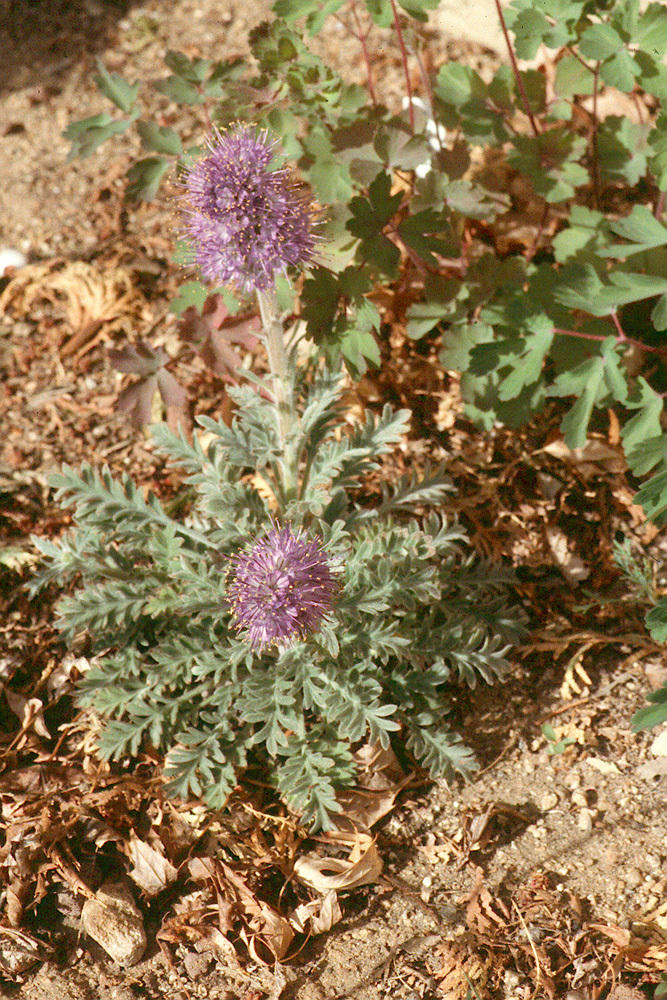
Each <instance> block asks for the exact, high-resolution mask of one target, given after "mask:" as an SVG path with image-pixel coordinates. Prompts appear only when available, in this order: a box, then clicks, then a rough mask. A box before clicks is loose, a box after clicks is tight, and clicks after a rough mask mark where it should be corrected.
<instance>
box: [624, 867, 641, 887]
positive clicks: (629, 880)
mask: <svg viewBox="0 0 667 1000" xmlns="http://www.w3.org/2000/svg"><path fill="white" fill-rule="evenodd" d="M622 877H623V881H624V882H625V884H626V885H627V887H628V888H629V889H633V888H635V886H638V885H639V883H640V882H641V881H642V880H643V878H644V876H643V875H642V873H641V872H640V871H639V868H628V869H627V870H626V871H625V872H624V874H623V876H622Z"/></svg>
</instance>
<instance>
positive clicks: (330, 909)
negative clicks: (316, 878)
mask: <svg viewBox="0 0 667 1000" xmlns="http://www.w3.org/2000/svg"><path fill="white" fill-rule="evenodd" d="M342 916H343V911H342V910H341V908H340V904H339V902H338V894H337V893H336V892H334V890H333V889H330V890H329V892H327V894H326V895H325V896H323V897H322V898H321V899H312V900H311V901H310V902H309V903H301V905H300V906H297V908H296V909H295V910H294V912H293V913H292V914H291V916H290V923H291V924H292V926H293V927H295V928H296V930H297V931H299V932H300V933H302V934H306V933H307V932H308V931H309V930H310V933H311V934H323V933H324V932H325V931H330V930H331V928H332V927H333V926H334V924H337V923H338V921H339V920H340V919H341V918H342ZM308 924H310V927H308Z"/></svg>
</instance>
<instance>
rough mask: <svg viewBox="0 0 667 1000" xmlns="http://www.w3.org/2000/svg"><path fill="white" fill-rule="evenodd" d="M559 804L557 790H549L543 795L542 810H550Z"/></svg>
mask: <svg viewBox="0 0 667 1000" xmlns="http://www.w3.org/2000/svg"><path fill="white" fill-rule="evenodd" d="M557 805H558V795H557V794H556V792H547V793H546V794H545V795H543V796H542V801H541V803H540V810H541V811H542V812H549V810H550V809H553V808H554V806H557Z"/></svg>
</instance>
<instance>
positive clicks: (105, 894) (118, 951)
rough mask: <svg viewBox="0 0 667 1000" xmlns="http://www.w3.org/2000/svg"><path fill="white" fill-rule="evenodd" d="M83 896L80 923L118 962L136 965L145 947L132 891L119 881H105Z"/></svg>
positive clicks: (144, 935)
mask: <svg viewBox="0 0 667 1000" xmlns="http://www.w3.org/2000/svg"><path fill="white" fill-rule="evenodd" d="M95 895H96V898H95V899H87V900H86V902H85V903H84V904H83V910H82V912H81V926H82V929H83V930H84V931H85V933H86V934H87V935H88V936H89V937H91V938H92V939H93V941H96V942H97V943H98V944H99V945H100V946H101V947H102V948H104V950H105V951H106V953H107V955H109V957H110V958H112V959H113V960H114V962H117V963H118V964H119V965H123V966H127V965H136V963H137V962H138V961H139V959H140V958H141V956H142V955H143V953H144V952H145V950H146V932H145V931H144V922H143V917H142V915H141V911H140V910H139V908H138V906H137V904H136V903H135V901H134V898H133V896H132V893H131V892H130V890H129V889H128V887H127V886H126V885H125V884H124V883H123V882H114V881H113V880H112V879H109V880H107V881H106V882H105V883H104V885H103V886H102V887H101V889H99V890H98V892H97V893H96V894H95Z"/></svg>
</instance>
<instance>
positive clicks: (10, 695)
mask: <svg viewBox="0 0 667 1000" xmlns="http://www.w3.org/2000/svg"><path fill="white" fill-rule="evenodd" d="M5 698H6V699H7V704H8V705H9V707H10V708H11V710H12V712H13V713H14V715H16V716H18V718H19V720H20V722H21V732H22V733H27V732H28V730H29V729H34V731H35V732H36V733H37V735H38V736H43V737H44V738H45V739H47V740H50V739H51V733H50V732H49V731H48V729H47V728H46V724H45V722H44V719H43V717H42V712H43V711H44V703H43V702H42V701H40V700H39V698H24V697H23V695H22V694H17V692H16V691H10V690H9V688H5Z"/></svg>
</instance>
